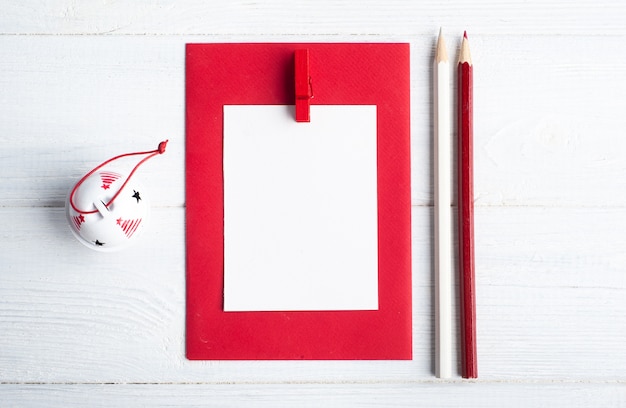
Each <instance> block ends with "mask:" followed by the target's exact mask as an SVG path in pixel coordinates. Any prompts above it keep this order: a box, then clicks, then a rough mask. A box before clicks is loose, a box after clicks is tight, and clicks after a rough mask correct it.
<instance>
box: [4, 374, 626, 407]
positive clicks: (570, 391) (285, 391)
mask: <svg viewBox="0 0 626 408" xmlns="http://www.w3.org/2000/svg"><path fill="white" fill-rule="evenodd" d="M0 393H2V400H3V404H4V405H6V406H28V407H33V408H36V407H46V408H48V407H64V408H65V407H67V408H71V407H84V406H90V407H112V406H115V407H131V406H132V407H135V406H150V407H181V406H185V407H195V406H198V407H213V406H215V407H239V406H241V407H271V408H275V407H296V406H297V407H320V406H324V407H340V408H349V407H363V406H368V407H392V406H393V407H421V406H437V407H459V406H463V407H468V408H471V407H481V408H483V407H484V408H490V407H493V408H500V407H503V406H506V407H511V408H516V407H524V408H525V407H531V406H550V407H567V408H579V407H580V408H583V407H589V406H607V407H615V406H623V405H624V403H626V387H624V383H618V382H609V383H577V382H574V383H569V382H565V383H559V382H555V383H552V382H521V383H489V382H481V381H478V382H472V383H467V382H459V381H456V382H443V381H442V382H439V381H436V382H431V383H399V384H394V383H372V384H362V383H361V384H349V383H342V384H298V383H285V384H1V385H0Z"/></svg>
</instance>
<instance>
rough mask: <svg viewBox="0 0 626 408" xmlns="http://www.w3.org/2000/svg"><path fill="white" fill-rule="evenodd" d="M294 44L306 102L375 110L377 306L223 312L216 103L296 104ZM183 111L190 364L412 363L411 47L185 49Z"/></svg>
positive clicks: (220, 174) (224, 46)
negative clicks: (305, 61)
mask: <svg viewBox="0 0 626 408" xmlns="http://www.w3.org/2000/svg"><path fill="white" fill-rule="evenodd" d="M301 48H307V49H309V53H310V56H309V58H310V74H311V78H312V80H311V83H312V90H313V95H314V97H313V99H312V100H311V103H312V104H318V105H377V132H378V136H377V137H378V140H377V148H378V152H377V160H378V180H377V182H378V234H379V236H378V251H379V253H378V257H379V310H376V311H331V312H328V311H320V312H224V311H223V287H224V275H223V274H224V240H223V237H224V195H223V170H222V141H223V106H224V105H252V104H254V105H278V104H283V105H284V104H289V105H293V104H294V103H295V89H294V80H293V71H294V63H293V56H294V51H295V50H296V49H301ZM186 109H187V111H186V132H187V144H186V207H187V212H186V217H187V219H186V226H187V231H186V239H187V320H186V323H187V337H186V346H187V358H189V359H191V360H282V359H286V360H291V359H311V360H343V359H345V360H352V359H362V360H382V359H394V360H395V359H397V360H406V359H411V354H412V347H411V346H412V340H411V338H412V336H411V197H410V190H411V183H410V124H409V120H410V119H409V118H410V73H409V45H408V44H375V43H371V44H345V43H342V44H329V43H324V44H320V43H316V44H302V43H300V44H297V43H289V44H280V43H272V44H188V45H187V48H186ZM242 120H245V118H242ZM294 120H295V118H294ZM311 120H312V121H313V120H315V118H314V117H312V118H311ZM330 148H332V146H329V149H330Z"/></svg>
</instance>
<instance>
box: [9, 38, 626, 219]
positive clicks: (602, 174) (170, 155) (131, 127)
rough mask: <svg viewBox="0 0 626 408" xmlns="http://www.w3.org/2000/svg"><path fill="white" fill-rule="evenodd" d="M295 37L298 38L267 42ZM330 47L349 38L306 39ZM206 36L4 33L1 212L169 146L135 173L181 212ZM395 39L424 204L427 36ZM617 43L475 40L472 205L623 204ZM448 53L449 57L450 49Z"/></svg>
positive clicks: (428, 178)
mask: <svg viewBox="0 0 626 408" xmlns="http://www.w3.org/2000/svg"><path fill="white" fill-rule="evenodd" d="M470 34H471V33H470ZM242 39H245V37H236V36H233V37H220V38H219V39H218V40H217V41H224V40H242ZM296 39H298V40H303V38H301V37H297V36H288V37H271V36H270V37H267V41H275V40H283V41H289V40H296ZM340 39H343V40H350V41H352V40H355V38H353V37H345V36H340V37H321V38H318V37H312V36H311V37H306V38H305V39H304V40H314V41H322V40H334V41H336V40H340ZM393 39H394V38H393V37H385V36H381V37H378V38H377V40H381V41H382V40H385V41H386V40H393ZM214 40H216V39H215V38H207V37H178V36H156V37H146V36H130V37H127V36H122V37H106V36H75V37H66V36H13V37H11V36H8V37H7V36H4V37H2V42H1V43H0V49H2V52H3V60H2V63H1V64H0V73H1V75H0V87H2V89H3V95H5V96H4V97H3V98H0V111H1V112H3V113H2V117H1V118H0V134H1V135H2V142H3V147H2V149H1V150H0V160H1V161H2V173H3V174H2V178H0V192H1V193H2V194H0V206H26V207H29V206H62V205H63V203H64V201H65V197H66V194H67V192H68V191H69V189H70V188H71V186H72V185H73V183H75V182H76V181H77V180H78V179H79V178H80V177H81V176H82V175H83V174H84V173H85V172H87V171H88V170H90V169H91V168H92V167H94V166H95V165H97V164H99V163H100V162H102V161H104V160H105V159H108V158H109V157H112V156H114V155H116V154H119V153H123V152H128V151H136V150H145V149H152V148H155V147H156V144H157V143H158V142H159V141H161V140H163V139H169V140H170V143H169V145H168V151H167V153H166V154H165V155H163V156H161V157H159V158H158V159H154V160H153V161H151V162H149V163H148V164H146V165H145V166H144V167H143V168H142V169H141V171H140V172H139V173H138V176H139V177H141V179H142V180H143V181H144V184H145V185H146V187H147V189H148V191H150V192H152V195H151V197H152V199H153V202H154V203H155V205H157V206H167V207H169V206H180V205H183V204H184V149H185V133H184V132H185V131H184V126H185V119H184V115H185V113H184V112H185V109H184V44H185V43H187V42H196V41H214ZM362 40H366V39H362ZM396 40H397V38H396ZM403 40H411V41H412V42H411V54H412V56H411V58H412V69H411V77H412V90H411V92H412V100H411V103H412V118H411V123H412V147H411V148H412V179H413V180H412V200H413V204H414V205H432V203H433V195H432V192H433V188H432V179H433V177H432V115H431V107H432V101H431V94H430V92H429V91H428V90H429V89H430V88H431V85H430V81H431V72H430V69H431V68H430V66H431V60H432V53H433V52H434V42H435V37H434V34H433V35H432V36H421V37H416V38H408V37H405V38H403ZM622 43H623V39H622V38H619V37H576V38H574V39H572V38H570V37H542V36H532V37H518V36H508V37H505V38H502V37H496V36H480V35H474V36H472V52H473V58H474V60H475V61H476V62H475V65H476V68H475V129H474V133H475V149H474V150H475V193H476V205H477V206H493V205H507V206H508V205H522V206H523V205H533V206H542V205H546V206H564V205H565V206H609V207H616V206H624V205H625V204H626V177H624V176H626V157H625V155H626V153H625V152H626V148H625V147H626V146H624V144H625V143H626V141H625V140H626V139H624V138H620V137H615V131H614V129H622V128H624V127H626V118H625V117H624V115H622V112H621V111H622V106H621V105H620V104H618V103H615V101H616V100H620V98H621V95H623V94H625V93H626V61H625V60H624V59H623V57H622V56H621V54H619V53H607V52H606V50H608V49H621V47H622ZM449 44H450V51H451V53H452V51H453V49H454V48H455V46H456V45H455V42H454V41H453V40H451V41H450V42H449ZM453 55H454V54H453ZM453 58H454V57H453ZM520 61H523V62H524V66H523V67H522V66H520V64H519V63H520ZM581 95H583V96H584V97H583V98H582V99H581ZM453 174H456V172H454V173H453Z"/></svg>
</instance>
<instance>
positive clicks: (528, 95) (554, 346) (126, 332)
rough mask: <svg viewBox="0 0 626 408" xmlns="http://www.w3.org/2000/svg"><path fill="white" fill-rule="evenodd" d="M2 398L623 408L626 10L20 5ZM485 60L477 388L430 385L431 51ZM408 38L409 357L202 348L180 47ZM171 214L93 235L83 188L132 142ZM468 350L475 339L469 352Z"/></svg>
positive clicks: (11, 12)
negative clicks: (162, 149) (85, 228)
mask: <svg viewBox="0 0 626 408" xmlns="http://www.w3.org/2000/svg"><path fill="white" fill-rule="evenodd" d="M0 9H1V10H2V12H1V13H0V55H1V58H0V171H1V173H0V174H1V176H0V225H1V226H2V227H1V230H0V406H3V407H4V406H28V407H32V406H35V407H37V406H42V407H49V406H59V407H74V406H76V407H84V406H106V407H120V406H220V407H231V406H240V407H251V406H261V407H278V406H293V407H306V406H324V407H329V406H336V407H350V406H354V407H361V406H381V407H388V406H406V407H409V406H410V407H413V406H428V407H433V406H451V407H454V406H464V407H473V406H476V407H502V406H507V407H515V406H519V407H526V406H564V407H587V406H625V405H626V347H625V344H626V343H625V341H626V233H625V231H626V135H625V134H624V129H626V113H625V111H626V54H625V52H624V51H626V25H625V24H624V21H625V20H626V3H624V2H623V1H621V0H615V1H604V2H602V1H578V2H570V1H564V0H551V1H539V0H537V1H535V0H533V1H525V2H497V1H477V2H474V3H472V4H469V3H466V2H461V1H448V2H446V1H432V0H429V1H423V2H414V1H409V0H405V1H400V0H395V1H330V0H319V1H310V2H296V1H287V0H273V1H267V2H248V1H227V0H222V1H211V2H209V1H201V0H195V1H185V2H176V1H173V0H158V1H147V0H142V1H119V2H118V1H99V2H95V1H89V2H79V1H73V0H56V1H48V2H44V1H34V0H33V1H17V0H16V1H7V0H4V1H1V2H0ZM440 26H443V27H444V30H445V33H446V35H447V40H448V45H449V51H450V52H451V53H453V50H454V49H456V47H457V46H458V45H459V42H460V37H461V34H462V32H463V30H464V29H467V30H468V33H469V37H470V44H471V48H472V56H473V60H474V64H475V129H474V130H475V166H476V168H475V191H476V271H477V307H478V345H479V347H478V357H479V374H480V378H479V379H478V380H476V381H467V380H461V378H460V376H459V369H458V367H457V369H456V370H455V378H454V379H453V380H451V381H440V380H437V379H436V378H435V377H434V374H433V372H434V367H433V365H434V362H433V356H434V353H433V351H434V335H433V332H434V329H433V313H434V312H433V310H434V309H433V273H434V272H433V262H432V251H433V222H432V214H433V211H432V204H433V185H432V179H433V173H432V119H431V116H432V103H431V98H432V93H431V77H432V73H431V60H432V58H433V53H434V44H435V40H436V35H437V32H438V30H439V27H440ZM241 41H248V42H257V41H263V42H266V41H284V42H286V41H354V42H367V41H376V42H385V41H400V42H410V43H411V64H412V66H411V84H412V86H411V91H412V107H411V113H412V115H411V126H412V169H413V170H412V178H413V180H412V183H413V186H412V197H413V198H412V202H413V259H414V261H413V294H414V306H413V328H414V329H413V335H414V357H413V360H412V361H404V362H398V361H386V362H385V361H383V362H381V361H379V362H371V361H344V362H342V361H338V362H323V361H297V362H296V361H284V362H261V361H249V362H219V361H207V362H191V361H188V360H186V359H185V354H184V317H185V240H184V231H185V199H184V168H185V162H184V149H185V133H184V113H185V109H184V62H185V60H184V45H185V43H188V42H241ZM165 138H169V140H170V143H169V145H168V151H167V153H166V154H165V155H163V156H161V157H159V158H158V159H154V160H152V161H150V162H148V163H147V164H146V165H145V166H144V167H142V170H141V174H142V180H143V181H144V184H146V185H147V188H148V189H149V191H151V196H152V204H153V218H152V223H151V225H150V228H149V230H148V231H147V232H146V234H145V235H144V236H143V237H142V239H141V241H140V242H139V243H138V244H137V245H136V246H135V247H133V248H132V249H129V250H127V251H124V252H121V253H119V254H116V255H110V254H102V253H97V252H94V251H90V250H88V249H86V248H84V247H83V246H82V245H81V244H80V243H79V242H78V241H77V240H76V239H74V237H73V236H72V235H71V233H70V230H69V228H68V226H67V222H66V220H65V216H64V209H63V206H64V200H65V196H66V194H67V192H68V189H69V188H70V187H71V186H72V185H73V184H74V183H75V182H76V181H77V180H78V178H80V176H82V175H83V174H84V173H85V172H86V171H88V170H89V169H91V168H92V167H93V166H94V165H96V164H98V163H100V162H101V161H102V160H104V159H106V158H109V157H111V156H113V155H116V154H119V153H123V152H128V151H135V150H145V149H152V148H155V147H156V144H157V143H158V142H159V141H160V140H163V139H165ZM455 347H456V349H457V350H458V345H457V344H455Z"/></svg>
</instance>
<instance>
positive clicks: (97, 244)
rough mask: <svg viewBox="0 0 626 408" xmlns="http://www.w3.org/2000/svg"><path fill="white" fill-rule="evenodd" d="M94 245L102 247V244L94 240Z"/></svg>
mask: <svg viewBox="0 0 626 408" xmlns="http://www.w3.org/2000/svg"><path fill="white" fill-rule="evenodd" d="M94 244H96V246H102V245H104V242H100V241H98V240H97V239H96V242H94Z"/></svg>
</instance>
